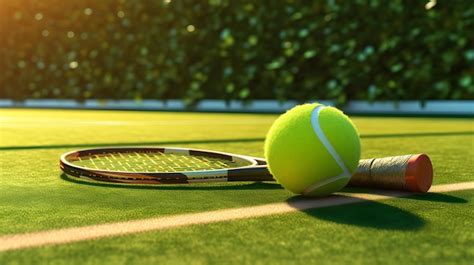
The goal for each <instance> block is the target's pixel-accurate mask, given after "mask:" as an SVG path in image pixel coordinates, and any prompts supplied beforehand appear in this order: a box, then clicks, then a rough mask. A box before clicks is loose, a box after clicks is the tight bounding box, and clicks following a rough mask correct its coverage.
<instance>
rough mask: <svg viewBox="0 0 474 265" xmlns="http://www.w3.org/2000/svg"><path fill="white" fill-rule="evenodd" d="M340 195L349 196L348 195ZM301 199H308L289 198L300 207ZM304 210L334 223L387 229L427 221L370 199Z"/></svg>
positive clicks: (417, 226) (418, 225)
mask: <svg viewBox="0 0 474 265" xmlns="http://www.w3.org/2000/svg"><path fill="white" fill-rule="evenodd" d="M338 197H340V198H348V197H346V196H338ZM301 200H307V199H305V198H303V197H299V196H298V197H294V198H291V199H290V200H288V203H289V204H290V205H296V208H298V206H297V205H298V202H299V201H301ZM302 212H304V213H306V214H307V215H310V216H312V217H315V218H318V219H321V220H326V221H330V222H334V223H339V224H347V225H354V226H360V227H368V228H375V229H385V230H402V231H403V230H418V229H420V228H421V227H423V226H424V225H425V223H426V222H425V221H424V220H423V219H422V218H421V217H419V216H417V215H416V214H413V213H411V212H409V211H405V210H403V209H400V208H397V207H394V206H391V205H387V204H383V203H380V202H377V201H369V200H361V201H354V202H353V203H349V204H343V205H337V206H331V207H323V208H315V209H308V210H302Z"/></svg>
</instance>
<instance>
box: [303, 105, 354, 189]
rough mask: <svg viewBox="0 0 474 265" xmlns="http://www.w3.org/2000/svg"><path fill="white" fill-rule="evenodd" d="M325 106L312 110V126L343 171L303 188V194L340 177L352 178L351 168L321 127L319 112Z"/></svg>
mask: <svg viewBox="0 0 474 265" xmlns="http://www.w3.org/2000/svg"><path fill="white" fill-rule="evenodd" d="M324 108H326V106H323V105H319V106H317V107H316V108H315V109H314V110H313V111H312V112H311V127H312V128H313V131H314V133H315V134H316V136H317V137H318V139H319V140H320V141H321V143H322V144H323V146H324V147H325V148H326V150H327V151H328V152H329V154H330V155H331V157H332V158H333V159H334V160H335V161H336V163H337V164H338V166H339V167H340V168H341V169H342V173H341V174H339V175H337V176H334V177H331V178H328V179H326V180H324V181H322V182H316V183H314V184H312V185H310V186H308V187H306V188H305V189H304V190H303V192H302V194H309V193H311V192H313V191H314V190H315V189H317V188H319V187H321V186H324V185H326V184H328V183H331V182H334V181H337V180H339V179H343V178H348V177H349V178H350V177H351V173H350V171H349V169H348V168H347V167H346V164H345V163H344V161H343V160H342V158H341V157H340V156H339V154H338V153H337V152H336V150H335V149H334V147H333V146H332V145H331V143H330V142H329V140H328V138H327V137H326V135H325V134H324V132H323V129H322V128H321V125H320V123H319V114H320V113H321V111H322V110H323V109H324Z"/></svg>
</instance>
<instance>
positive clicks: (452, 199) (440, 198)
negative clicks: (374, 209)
mask: <svg viewBox="0 0 474 265" xmlns="http://www.w3.org/2000/svg"><path fill="white" fill-rule="evenodd" d="M342 192H344V193H370V194H379V195H387V192H388V191H387V190H377V189H366V188H358V187H357V188H356V187H348V188H344V189H343V190H342ZM394 192H396V191H394ZM403 198H404V199H409V200H418V201H432V202H445V203H467V200H465V199H463V198H459V197H456V196H452V195H449V194H443V193H434V192H428V193H407V196H406V197H403Z"/></svg>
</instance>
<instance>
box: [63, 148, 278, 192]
mask: <svg viewBox="0 0 474 265" xmlns="http://www.w3.org/2000/svg"><path fill="white" fill-rule="evenodd" d="M60 168H61V169H62V170H63V171H64V172H65V173H66V174H67V175H70V176H73V177H77V178H82V179H87V180H93V181H105V182H118V183H127V184H180V183H193V182H212V181H254V180H256V181H265V180H273V179H272V177H271V175H270V173H268V169H267V167H266V162H265V160H263V159H259V158H255V157H249V156H243V155H237V154H230V153H224V152H216V151H210V150H201V149H190V148H178V147H106V148H92V149H83V150H78V151H72V152H68V153H65V154H63V155H62V156H61V158H60Z"/></svg>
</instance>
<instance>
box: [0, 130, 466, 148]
mask: <svg viewBox="0 0 474 265" xmlns="http://www.w3.org/2000/svg"><path fill="white" fill-rule="evenodd" d="M459 135H474V131H460V132H421V133H397V134H365V135H361V138H362V139H372V138H397V137H425V136H459ZM264 140H265V138H262V137H258V138H241V139H214V140H213V139H204V140H184V141H161V142H160V141H157V142H131V143H94V144H57V145H27V146H2V147H0V151H8V150H36V149H59V148H93V147H108V146H145V145H153V146H157V145H161V146H165V145H179V144H214V143H217V144H218V143H246V142H263V141H264Z"/></svg>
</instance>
